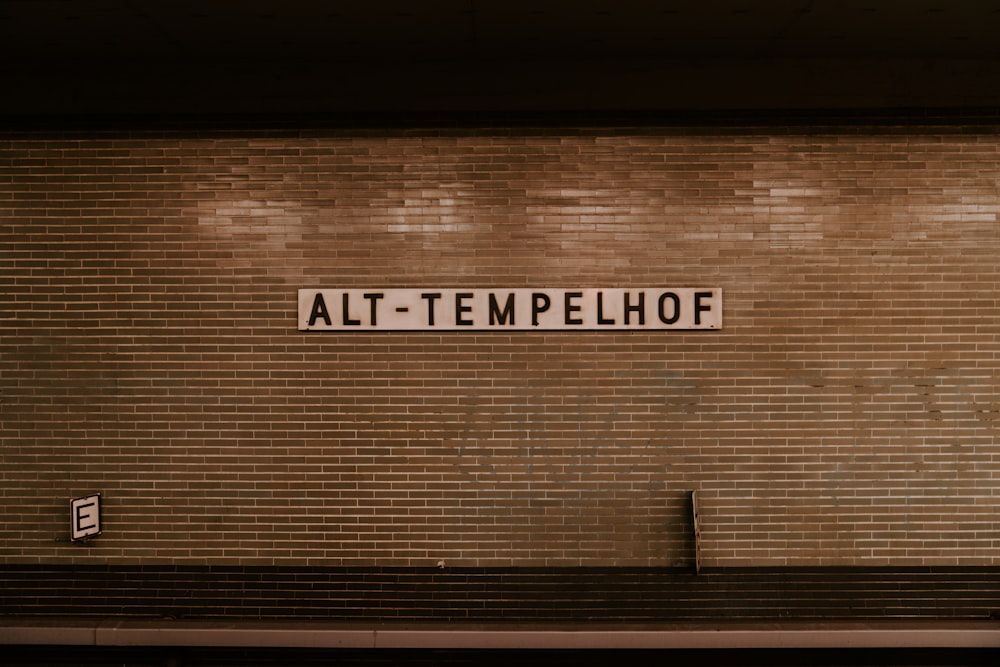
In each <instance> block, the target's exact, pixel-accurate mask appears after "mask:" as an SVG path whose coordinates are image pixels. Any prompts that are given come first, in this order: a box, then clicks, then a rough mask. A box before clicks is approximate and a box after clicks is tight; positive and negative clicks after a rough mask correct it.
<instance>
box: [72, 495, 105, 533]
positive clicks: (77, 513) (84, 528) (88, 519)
mask: <svg viewBox="0 0 1000 667" xmlns="http://www.w3.org/2000/svg"><path fill="white" fill-rule="evenodd" d="M70 509H71V512H70V523H71V526H70V535H71V536H72V538H73V541H77V540H84V539H87V538H88V537H95V536H97V535H100V534H101V494H99V493H95V494H94V495H92V496H85V497H83V498H74V499H73V500H72V501H70Z"/></svg>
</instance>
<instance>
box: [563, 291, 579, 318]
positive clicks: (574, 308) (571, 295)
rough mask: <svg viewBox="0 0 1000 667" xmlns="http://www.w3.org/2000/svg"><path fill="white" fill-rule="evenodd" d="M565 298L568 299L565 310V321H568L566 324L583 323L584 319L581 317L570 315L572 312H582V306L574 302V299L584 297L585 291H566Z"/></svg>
mask: <svg viewBox="0 0 1000 667" xmlns="http://www.w3.org/2000/svg"><path fill="white" fill-rule="evenodd" d="M564 298H565V300H566V307H565V309H564V310H565V315H564V321H565V322H566V325H567V326H569V325H570V324H583V319H581V318H579V317H570V313H579V312H580V310H581V308H582V307H581V306H580V304H578V303H573V299H581V298H583V292H566V294H565V297H564Z"/></svg>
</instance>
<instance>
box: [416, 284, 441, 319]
mask: <svg viewBox="0 0 1000 667" xmlns="http://www.w3.org/2000/svg"><path fill="white" fill-rule="evenodd" d="M420 298H421V299H427V326H429V327H432V326H434V300H435V299H440V298H441V292H425V293H424V294H421V295H420Z"/></svg>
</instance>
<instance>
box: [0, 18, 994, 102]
mask: <svg viewBox="0 0 1000 667" xmlns="http://www.w3.org/2000/svg"><path fill="white" fill-rule="evenodd" d="M0 56H2V59H0V76H2V77H3V79H2V80H3V81H4V83H3V89H5V90H4V91H3V93H2V98H0V99H2V106H0V113H3V114H5V115H30V114H45V115H49V114H131V113H142V114H148V113H158V114H211V113H286V112H295V113H301V112H369V111H378V112H407V111H422V112H463V111H515V110H521V111H524V110H528V111H553V110H589V111H608V110H697V109H770V108H782V109H814V108H824V109H831V108H833V109H836V108H899V107H907V108H913V107H936V108H940V107H964V108H970V107H975V108H978V107H990V106H1000V0H995V1H993V0H991V1H988V0H980V1H976V2H971V1H968V0H905V1H902V0H901V1H894V2H893V1H880V0H742V1H733V0H726V1H714V0H705V1H702V2H671V1H665V2H638V1H635V0H616V1H612V0H577V1H573V2H571V1H566V0H555V1H548V2H547V1H545V0H535V1H534V2H527V1H525V0H428V1H418V0H410V1H406V2H404V1H399V0H391V1H380V0H371V1H370V2H333V1H328V2H316V1H312V2H304V1H301V0H286V1H284V2H264V1H260V0H244V1H241V2H233V1H228V0H225V1H219V0H169V1H167V0H0Z"/></svg>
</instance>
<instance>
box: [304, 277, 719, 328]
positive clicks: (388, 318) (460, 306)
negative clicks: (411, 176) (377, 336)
mask: <svg viewBox="0 0 1000 667" xmlns="http://www.w3.org/2000/svg"><path fill="white" fill-rule="evenodd" d="M720 328H722V290H721V289H720V288H718V287H628V288H622V287H604V288H602V287H597V288H593V287H592V288H544V287H516V288H488V289H483V288H473V289H454V288H448V289H444V288H434V287H427V288H418V289H413V288H407V289H396V288H370V289H359V288H351V289H336V288H334V289H300V290H299V330H300V331H574V330H575V331H621V330H634V329H639V330H659V329H720Z"/></svg>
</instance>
